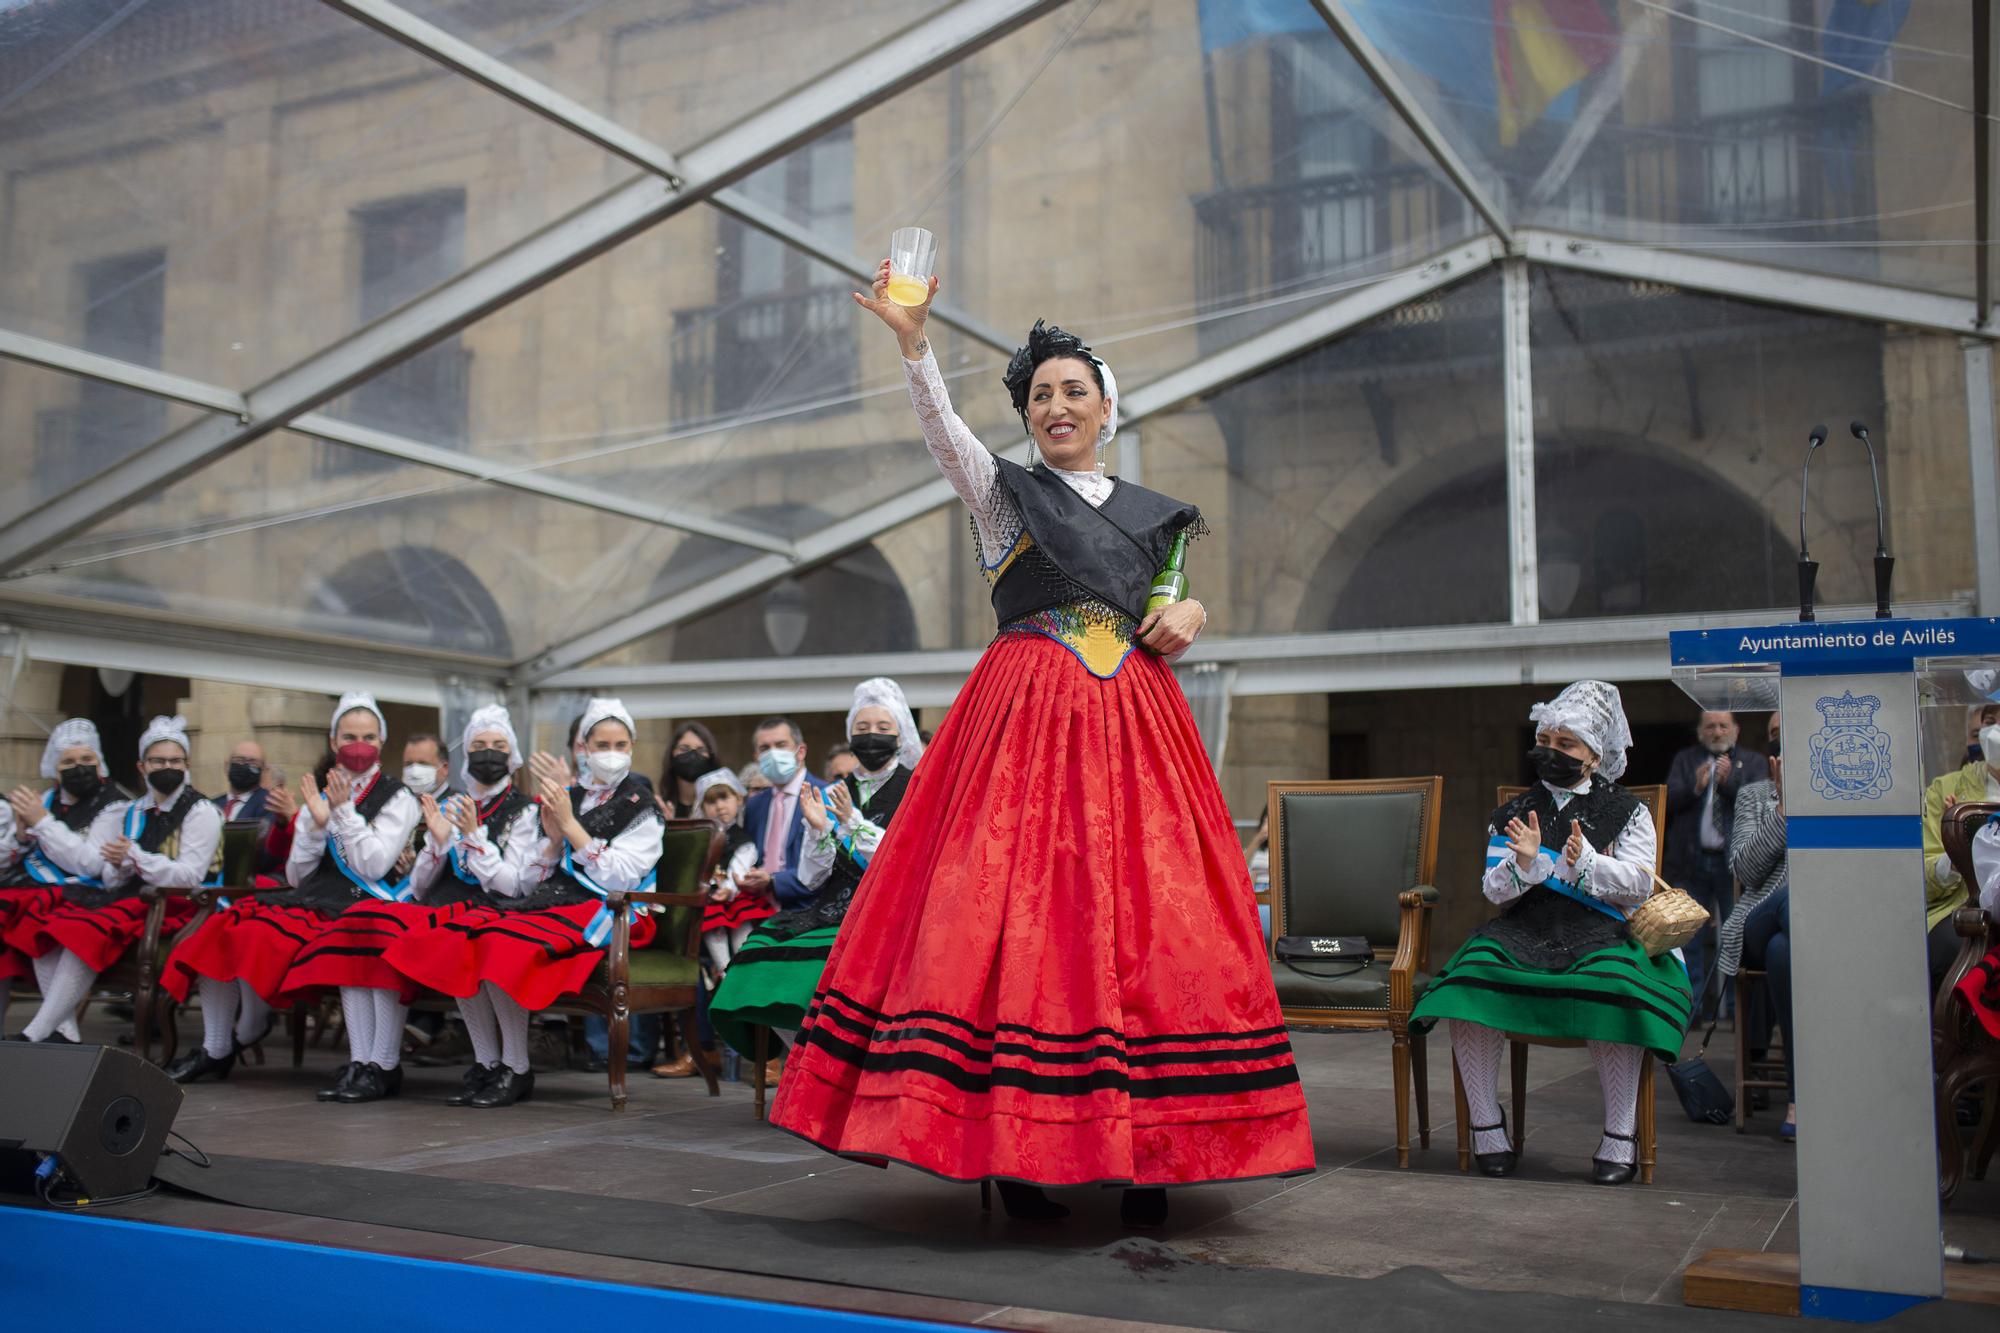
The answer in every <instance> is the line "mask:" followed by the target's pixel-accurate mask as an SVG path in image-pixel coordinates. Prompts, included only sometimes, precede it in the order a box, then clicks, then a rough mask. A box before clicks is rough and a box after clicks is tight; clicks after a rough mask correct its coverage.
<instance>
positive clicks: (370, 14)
mask: <svg viewBox="0 0 2000 1333" xmlns="http://www.w3.org/2000/svg"><path fill="white" fill-rule="evenodd" d="M321 3H323V4H325V5H327V6H328V7H330V8H333V9H337V10H339V11H341V12H342V13H344V14H346V15H348V16H349V17H351V18H354V19H357V20H359V21H361V22H363V23H366V24H367V25H368V26H369V27H371V28H374V29H375V30H376V31H378V32H381V33H383V34H384V35H386V36H388V37H392V38H394V39H395V40H396V41H398V42H401V43H402V44H403V45H404V46H407V47H409V48H410V49H411V50H413V51H415V52H417V53H418V54H419V55H422V56H424V57H426V58H427V59H430V60H434V61H436V62H437V63H439V64H440V65H443V66H444V67H445V68H446V69H449V70H451V71H453V72H454V73H457V74H460V75H462V76H464V77H466V78H468V79H471V80H472V81H473V82H475V83H477V84H479V85H480V86H481V87H483V88H486V89H488V90H490V91H492V92H495V93H498V94H499V95H500V96H502V97H505V98H506V99H508V100H509V101H511V102H513V103H515V104H516V105H517V106H521V107H524V108H526V109H527V110H529V111H532V112H534V113H535V114H536V115H538V116H541V117H542V118H543V119H545V120H548V121H550V122H552V123H553V124H556V125H559V126H561V127H562V128H563V129H565V130H568V131H569V132H571V133H573V134H576V135H579V136H581V137H582V138H585V139H588V140H589V141H590V142H591V143H594V144H596V145H597V146H598V147H600V148H603V149H605V150H606V151H608V152H612V153H616V154H617V155H618V156H620V157H622V158H624V159H625V160H626V161H628V162H630V163H632V164H633V165H634V166H637V167H640V168H643V169H644V170H646V171H649V172H651V173H653V174H654V175H656V176H659V177H662V178H663V179H665V180H666V181H667V182H668V183H669V184H670V185H673V186H674V187H676V188H679V187H680V186H681V184H682V183H683V169H682V167H681V164H680V161H679V159H678V158H676V157H675V156H674V154H673V153H672V152H671V151H669V150H668V149H667V148H665V147H664V146H662V145H660V144H656V143H654V142H653V141H652V140H650V139H648V138H646V137H645V136H644V135H641V134H638V133H636V132H634V131H632V130H629V129H627V128H625V127H624V126H622V125H620V124H618V123H617V122H615V121H613V120H611V119H609V118H607V117H605V116H601V115H599V114H598V113H597V112H595V111H592V110H590V109H589V108H588V107H585V106H583V105H581V104H580V103H578V102H576V101H575V100H574V99H572V98H569V97H566V96H564V95H563V94H562V93H559V92H557V91H556V90H555V89H553V88H550V87H548V86H547V85H546V84H543V83H541V82H539V81H537V80H535V79H532V78H530V77H528V76H527V75H526V74H523V73H521V72H520V71H519V70H517V69H515V68H514V67H513V66H511V65H509V64H507V63H506V62H505V61H502V60H497V59H495V58H494V57H492V56H489V55H487V54H486V53H485V52H484V51H481V50H480V49H479V48H478V47H476V46H473V45H472V44H471V43H469V42H465V41H461V40H460V39H459V38H457V37H454V36H452V35H451V34H450V33H448V32H445V31H444V30H443V29H441V28H439V27H437V26H436V25H435V24H431V23H426V22H425V21H424V20H422V19H420V18H418V17H417V16H416V15H414V14H412V13H410V12H409V11H408V10H407V9H404V8H403V7H402V6H400V5H394V4H390V3H388V2H387V0H321ZM709 202H710V203H711V204H713V205H714V206H715V207H716V208H719V209H721V210H722V211H723V212H725V213H728V214H730V215H731V216H733V217H735V218H737V219H738V220H740V221H742V222H744V223H746V224H748V225H749V226H752V227H755V228H757V230H759V231H761V232H764V233H765V234H767V235H769V236H772V237H774V238H776V239H777V240H780V241H782V242H784V243H785V244H787V245H790V246H791V247H792V248H794V249H796V250H798V251H800V252H801V253H804V254H807V255H810V256H812V257H813V258H814V259H817V260H818V261H819V262H820V263H822V264H825V265H827V266H828V267H829V268H835V269H838V270H840V271H841V272H842V273H845V274H847V275H848V276H849V277H851V278H853V279H854V280H855V281H857V282H859V283H861V284H862V285H863V286H864V288H865V287H866V285H867V284H869V283H871V282H873V281H874V280H875V266H874V265H873V264H869V263H866V262H864V261H863V260H861V259H860V258H858V257H857V256H855V255H854V254H852V253H849V252H847V251H845V250H843V249H842V248H840V247H838V246H833V245H829V244H828V243H827V242H825V241H823V240H821V239H820V238H819V237H817V236H815V235H814V234H813V233H812V231H811V230H810V229H808V228H806V227H802V226H800V225H799V224H798V223H796V222H794V221H793V220H792V219H790V218H788V217H786V216H785V215H784V214H782V213H780V212H778V211H777V210H776V209H772V208H766V207H765V206H764V205H762V204H759V203H757V202H756V201H755V200H753V199H751V198H750V197H749V196H748V195H746V194H744V193H742V192H741V191H740V190H718V191H716V192H715V194H714V196H713V197H712V198H711V199H710V200H709ZM931 315H932V317H933V318H935V319H937V320H938V321H939V322H940V323H943V324H947V325H949V326H951V327H952V328H955V329H958V330H960V331H961V332H964V333H968V334H971V335H972V336H973V337H975V338H977V339H979V340H980V341H981V342H983V343H985V344H986V345H988V346H989V347H993V348H995V349H997V350H999V351H1002V352H1007V353H1012V352H1013V350H1014V348H1013V345H1012V344H1011V343H1008V342H1007V341H1006V340H1005V339H1004V337H1003V336H1002V335H1001V334H999V333H998V332H996V331H995V330H993V329H992V328H990V327H988V326H987V325H985V324H983V323H981V322H980V321H979V320H976V319H974V318H972V317H971V316H970V315H967V314H965V313H964V312H963V311H960V310H958V309H957V308H956V307H955V306H953V305H952V304H951V303H950V302H948V301H947V302H941V303H939V304H937V305H935V306H933V307H932V308H931Z"/></svg>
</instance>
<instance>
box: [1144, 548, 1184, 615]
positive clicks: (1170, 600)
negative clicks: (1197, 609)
mask: <svg viewBox="0 0 2000 1333" xmlns="http://www.w3.org/2000/svg"><path fill="white" fill-rule="evenodd" d="M1187 544H1188V539H1187V530H1186V529H1185V528H1183V529H1182V530H1181V531H1179V532H1177V533H1175V534H1174V545H1173V549H1172V550H1170V551H1168V552H1167V562H1166V563H1165V564H1164V565H1161V566H1160V572H1159V573H1157V574H1155V575H1153V591H1152V594H1151V595H1150V596H1148V597H1147V598H1146V614H1147V615H1149V616H1150V615H1152V614H1153V612H1155V611H1158V610H1160V609H1162V608H1163V607H1169V606H1172V605H1173V604H1174V603H1175V602H1178V601H1180V600H1181V599H1182V598H1184V597H1186V596H1187V590H1188V579H1187V568H1186V566H1187Z"/></svg>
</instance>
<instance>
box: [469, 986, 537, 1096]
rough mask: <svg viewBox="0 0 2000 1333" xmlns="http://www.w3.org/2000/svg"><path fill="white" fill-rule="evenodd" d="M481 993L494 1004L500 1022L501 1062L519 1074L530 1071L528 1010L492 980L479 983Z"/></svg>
mask: <svg viewBox="0 0 2000 1333" xmlns="http://www.w3.org/2000/svg"><path fill="white" fill-rule="evenodd" d="M479 993H480V994H482V995H484V996H485V997H486V1002H487V1003H488V1004H490V1005H492V1006H493V1017H494V1018H495V1020H496V1021H498V1023H499V1024H500V1062H501V1063H502V1064H504V1065H506V1066H507V1068H509V1069H511V1070H513V1071H514V1072H515V1073H517V1074H525V1073H527V1072H528V1011H527V1010H526V1009H523V1008H522V1007H521V1004H520V1002H519V1001H518V1000H516V999H515V998H514V997H513V996H511V995H509V994H508V993H507V992H506V991H503V990H501V989H500V988H499V987H498V986H496V985H494V984H493V983H492V982H490V981H482V982H480V983H479Z"/></svg>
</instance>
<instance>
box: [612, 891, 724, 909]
mask: <svg viewBox="0 0 2000 1333" xmlns="http://www.w3.org/2000/svg"><path fill="white" fill-rule="evenodd" d="M612 896H613V897H614V898H618V897H620V896H621V895H618V894H613V895H612ZM622 897H623V900H624V901H625V902H628V903H654V904H657V905H659V906H661V907H701V906H704V905H705V904H706V903H707V902H708V898H707V896H706V895H705V894H700V893H656V892H646V893H627V894H624V895H622Z"/></svg>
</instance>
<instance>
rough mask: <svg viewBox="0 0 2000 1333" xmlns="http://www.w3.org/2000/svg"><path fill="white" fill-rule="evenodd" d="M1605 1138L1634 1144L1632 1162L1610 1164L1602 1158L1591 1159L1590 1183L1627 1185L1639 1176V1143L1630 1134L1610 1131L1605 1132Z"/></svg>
mask: <svg viewBox="0 0 2000 1333" xmlns="http://www.w3.org/2000/svg"><path fill="white" fill-rule="evenodd" d="M1604 1137H1605V1138H1607V1139H1616V1140H1617V1141H1618V1142H1620V1143H1630V1144H1632V1145H1633V1149H1632V1160H1631V1161H1629V1162H1608V1161H1606V1160H1605V1159H1604V1158H1602V1157H1593V1158H1591V1159H1590V1183H1591V1184H1593V1185H1623V1184H1626V1183H1627V1182H1628V1181H1630V1180H1631V1179H1632V1177H1634V1176H1636V1175H1638V1174H1639V1149H1638V1146H1637V1145H1638V1142H1639V1141H1638V1140H1637V1139H1635V1138H1633V1137H1632V1136H1631V1135H1630V1134H1613V1133H1612V1132H1611V1131H1610V1130H1608V1129H1607V1130H1605V1131H1604Z"/></svg>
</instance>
